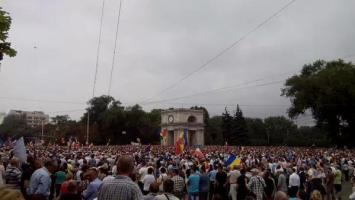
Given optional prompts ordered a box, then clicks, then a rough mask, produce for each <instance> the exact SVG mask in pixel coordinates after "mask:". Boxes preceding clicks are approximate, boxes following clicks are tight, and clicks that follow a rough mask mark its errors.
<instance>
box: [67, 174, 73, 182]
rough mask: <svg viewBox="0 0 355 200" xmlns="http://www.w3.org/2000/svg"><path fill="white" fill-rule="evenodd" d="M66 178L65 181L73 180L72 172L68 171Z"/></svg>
mask: <svg viewBox="0 0 355 200" xmlns="http://www.w3.org/2000/svg"><path fill="white" fill-rule="evenodd" d="M66 180H67V181H69V180H73V174H72V173H68V174H67V176H66Z"/></svg>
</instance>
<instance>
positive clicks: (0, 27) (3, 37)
mask: <svg viewBox="0 0 355 200" xmlns="http://www.w3.org/2000/svg"><path fill="white" fill-rule="evenodd" d="M11 21H12V20H11V17H10V16H9V13H7V12H6V11H4V10H3V9H2V7H0V61H1V60H2V59H3V56H4V55H7V56H10V57H14V56H16V53H17V52H16V50H15V49H13V48H12V47H11V43H10V42H8V41H7V39H8V37H9V30H10V26H11Z"/></svg>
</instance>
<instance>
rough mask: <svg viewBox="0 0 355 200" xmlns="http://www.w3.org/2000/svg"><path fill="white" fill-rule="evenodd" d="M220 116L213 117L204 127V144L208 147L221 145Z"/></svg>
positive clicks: (222, 139) (222, 142) (222, 141)
mask: <svg viewBox="0 0 355 200" xmlns="http://www.w3.org/2000/svg"><path fill="white" fill-rule="evenodd" d="M222 121H223V120H222V116H213V117H211V118H210V119H209V122H208V124H209V125H208V127H206V130H205V131H206V138H205V143H206V144H208V145H223V144H224V138H223V131H222Z"/></svg>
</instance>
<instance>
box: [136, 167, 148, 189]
mask: <svg viewBox="0 0 355 200" xmlns="http://www.w3.org/2000/svg"><path fill="white" fill-rule="evenodd" d="M141 165H142V166H141V168H140V169H139V171H138V174H139V181H138V186H139V188H140V189H141V191H143V179H144V177H145V175H147V173H148V167H147V166H146V165H145V163H144V162H143V163H141Z"/></svg>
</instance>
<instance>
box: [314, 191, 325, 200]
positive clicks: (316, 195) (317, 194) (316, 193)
mask: <svg viewBox="0 0 355 200" xmlns="http://www.w3.org/2000/svg"><path fill="white" fill-rule="evenodd" d="M311 200H323V197H322V194H321V193H320V192H319V191H318V190H314V191H313V192H312V194H311Z"/></svg>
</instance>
